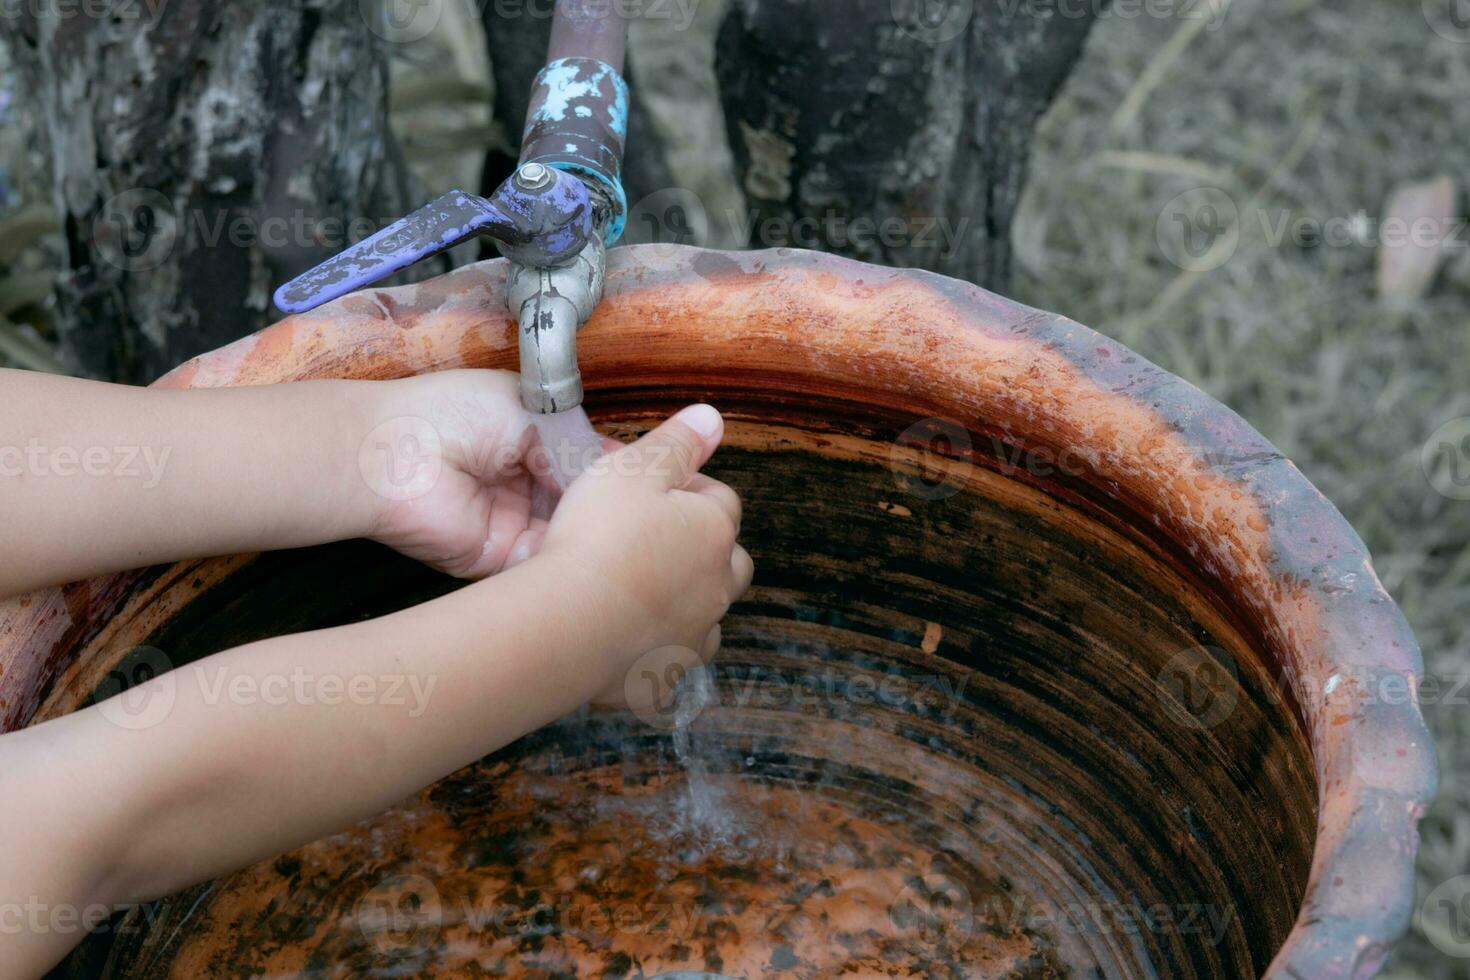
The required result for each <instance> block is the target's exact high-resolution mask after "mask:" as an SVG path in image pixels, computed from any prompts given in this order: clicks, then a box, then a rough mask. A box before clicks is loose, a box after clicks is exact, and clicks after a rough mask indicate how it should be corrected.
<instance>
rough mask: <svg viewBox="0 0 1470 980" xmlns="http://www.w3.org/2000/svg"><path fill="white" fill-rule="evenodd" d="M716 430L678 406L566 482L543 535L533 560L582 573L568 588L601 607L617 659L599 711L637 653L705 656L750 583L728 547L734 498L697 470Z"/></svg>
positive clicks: (620, 689)
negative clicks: (577, 586)
mask: <svg viewBox="0 0 1470 980" xmlns="http://www.w3.org/2000/svg"><path fill="white" fill-rule="evenodd" d="M723 433H724V423H723V421H722V420H721V419H720V416H719V413H718V412H716V411H715V410H714V409H713V408H711V407H710V406H708V405H696V406H693V407H690V408H686V409H684V410H683V411H682V412H680V413H679V414H678V415H675V416H674V417H673V418H672V419H670V420H669V421H667V422H665V423H664V424H663V425H661V426H659V427H658V428H657V429H655V430H654V431H652V432H650V433H649V434H648V435H646V436H644V437H643V438H642V439H640V440H639V441H638V442H636V443H634V444H632V445H629V446H624V447H622V448H621V449H618V450H617V452H615V453H613V454H612V456H610V457H608V458H607V459H605V460H602V461H600V462H599V463H598V464H596V465H595V466H594V467H593V468H592V469H591V470H589V471H588V472H587V473H586V474H585V475H583V476H582V477H581V478H580V479H578V480H577V482H576V483H574V484H572V486H571V488H570V489H569V490H568V491H567V495H566V497H564V498H563V499H562V501H561V504H560V506H559V507H558V508H557V511H556V515H555V516H554V517H553V518H552V520H551V523H550V526H549V528H548V529H547V530H546V533H545V541H544V543H543V544H542V545H541V548H540V552H541V555H542V556H543V557H545V558H547V559H559V560H560V561H561V562H562V565H563V567H566V568H568V569H576V570H577V572H578V573H579V575H580V576H586V577H590V578H581V579H580V581H581V583H582V584H583V585H584V587H585V588H586V590H587V592H588V593H595V594H596V595H598V600H597V602H598V604H599V606H600V607H601V608H602V609H603V610H604V611H605V616H606V622H605V624H604V625H605V633H604V636H603V637H602V639H604V640H605V641H607V642H606V644H605V645H604V649H605V650H607V651H609V652H611V653H612V655H613V657H614V659H615V660H616V661H617V662H616V663H614V664H611V665H610V666H611V668H612V671H611V674H610V676H609V683H608V686H607V688H606V689H605V690H604V691H602V692H601V693H600V694H599V695H598V697H597V698H596V699H595V700H597V701H598V702H600V703H611V704H623V703H624V702H625V697H624V688H625V683H624V681H625V675H626V673H627V670H628V668H629V667H630V666H631V665H632V663H633V662H634V661H635V660H637V659H638V657H639V656H641V655H642V654H644V653H647V652H649V651H652V650H655V649H658V648H661V647H673V646H677V647H684V648H687V649H689V650H693V651H696V652H697V653H698V654H699V655H700V656H701V657H702V658H703V659H705V660H708V659H709V658H711V657H713V656H714V655H715V653H716V651H717V650H718V649H719V645H720V630H719V622H720V619H721V618H723V617H724V615H725V611H726V609H728V608H729V606H730V603H732V602H734V601H735V600H736V599H738V598H739V597H740V595H741V594H742V593H744V592H745V590H746V589H747V588H748V587H749V585H750V579H751V574H752V570H753V569H752V564H751V559H750V555H749V554H748V553H747V552H746V550H745V549H744V548H742V547H741V546H740V545H738V544H737V543H736V541H735V539H736V537H737V535H738V534H739V533H740V498H739V497H737V496H736V495H735V492H734V491H733V490H731V489H730V488H729V487H727V486H726V485H725V484H723V483H720V482H718V481H717V480H714V479H712V478H710V477H708V476H704V475H702V474H701V473H699V468H700V467H701V466H703V465H704V464H705V462H706V461H707V460H708V459H709V457H710V455H711V454H712V453H713V452H714V451H715V448H716V447H717V446H718V445H719V443H720V439H721V437H722V435H723ZM568 594H569V595H570V594H572V593H571V592H568ZM635 707H636V706H635Z"/></svg>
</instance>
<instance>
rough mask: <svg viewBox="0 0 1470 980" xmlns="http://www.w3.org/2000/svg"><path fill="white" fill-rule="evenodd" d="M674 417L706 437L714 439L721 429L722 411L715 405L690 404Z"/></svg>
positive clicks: (702, 436)
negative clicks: (717, 409) (716, 408)
mask: <svg viewBox="0 0 1470 980" xmlns="http://www.w3.org/2000/svg"><path fill="white" fill-rule="evenodd" d="M674 417H675V418H677V419H678V420H679V421H680V422H683V423H684V424H685V425H687V426H689V428H691V429H693V430H694V431H695V432H697V433H699V435H700V437H701V438H704V439H713V438H714V436H715V433H717V432H719V431H720V413H719V412H717V411H715V408H714V406H713V405H690V406H689V407H688V408H686V409H684V410H683V411H681V412H680V413H679V414H678V415H676V416H674Z"/></svg>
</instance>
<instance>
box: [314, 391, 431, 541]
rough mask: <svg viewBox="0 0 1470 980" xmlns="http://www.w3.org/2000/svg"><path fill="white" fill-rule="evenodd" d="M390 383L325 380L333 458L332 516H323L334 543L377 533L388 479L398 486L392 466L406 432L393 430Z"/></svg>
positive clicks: (396, 416)
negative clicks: (331, 531)
mask: <svg viewBox="0 0 1470 980" xmlns="http://www.w3.org/2000/svg"><path fill="white" fill-rule="evenodd" d="M398 383H399V382H396V381H331V382H326V383H325V384H326V385H328V386H330V387H329V389H328V391H327V396H328V398H329V399H330V406H329V408H328V409H327V411H325V412H324V413H323V417H325V418H326V419H327V420H328V422H327V440H328V442H329V444H330V446H331V447H332V448H331V452H330V456H329V457H328V458H330V459H331V460H333V465H334V471H335V478H334V481H333V483H334V486H335V487H336V488H337V492H336V493H335V494H334V500H333V501H332V507H333V512H332V513H330V514H327V515H324V517H325V519H326V520H327V521H328V522H330V524H331V526H332V527H333V528H334V530H335V532H336V533H335V534H334V537H335V539H337V540H345V539H348V538H371V537H375V536H377V535H378V533H379V531H380V530H381V528H382V525H383V519H384V515H385V513H386V511H387V509H388V506H389V505H390V503H391V500H390V499H389V498H390V496H391V495H392V493H393V487H394V481H395V480H398V482H400V483H401V482H402V479H401V477H400V476H399V474H401V473H402V472H403V470H402V468H401V467H398V468H395V461H397V460H398V459H399V458H400V457H401V455H402V454H403V448H404V446H405V445H406V443H405V442H404V440H405V438H407V437H411V436H412V433H411V432H398V431H396V428H401V426H398V427H395V425H394V424H393V423H394V420H395V419H400V418H401V415H399V414H395V411H396V410H395V409H394V407H393V403H394V397H393V396H394V394H395V392H394V390H393V388H394V386H395V385H397V384H398Z"/></svg>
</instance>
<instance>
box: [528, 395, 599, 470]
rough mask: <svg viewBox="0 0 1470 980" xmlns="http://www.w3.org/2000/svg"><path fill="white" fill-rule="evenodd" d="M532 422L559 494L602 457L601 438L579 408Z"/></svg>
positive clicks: (539, 416)
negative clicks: (559, 491) (538, 435)
mask: <svg viewBox="0 0 1470 980" xmlns="http://www.w3.org/2000/svg"><path fill="white" fill-rule="evenodd" d="M532 421H533V422H534V424H535V426H536V431H537V432H538V433H539V434H540V436H541V448H542V449H543V450H545V452H546V456H547V462H548V464H549V465H550V467H551V477H552V479H553V480H555V481H556V486H557V489H558V490H563V491H564V490H566V488H567V487H569V486H571V485H572V481H573V480H575V479H576V478H577V477H579V476H581V475H582V474H583V473H585V472H586V471H587V470H588V469H589V468H590V467H591V466H592V464H593V463H595V462H597V461H598V460H599V459H601V458H602V456H603V448H602V436H600V435H598V434H597V430H596V429H594V428H592V423H591V422H589V421H588V420H587V413H586V412H585V411H583V410H582V408H581V407H580V406H578V407H577V408H571V409H568V410H566V411H565V412H557V413H556V414H555V415H535V416H533V417H532Z"/></svg>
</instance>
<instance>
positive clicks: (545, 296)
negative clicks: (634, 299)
mask: <svg viewBox="0 0 1470 980" xmlns="http://www.w3.org/2000/svg"><path fill="white" fill-rule="evenodd" d="M606 263H607V251H606V246H604V245H603V243H602V239H601V238H600V237H598V236H596V235H594V236H593V237H592V238H590V239H588V241H587V245H586V247H584V248H583V249H582V251H581V252H580V253H579V254H578V255H577V258H576V259H575V260H574V261H573V262H572V263H571V264H570V265H565V266H559V267H556V268H546V267H544V266H539V267H538V266H528V265H521V264H519V263H512V264H511V267H510V282H509V287H510V289H509V294H508V299H509V301H510V302H509V305H510V308H511V310H512V311H514V312H515V313H516V317H517V320H518V321H519V323H520V347H521V404H522V405H524V406H525V407H526V410H527V411H530V412H535V413H538V414H541V415H554V414H556V413H558V412H565V411H568V410H570V409H573V408H576V407H577V406H579V405H581V404H582V372H581V371H580V370H579V369H578V367H577V331H578V330H580V329H581V328H582V326H583V325H584V324H586V322H587V320H588V319H589V318H590V317H591V316H592V311H593V309H595V308H596V306H597V304H598V302H600V301H601V299H602V280H603V274H604V271H605V269H606Z"/></svg>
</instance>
